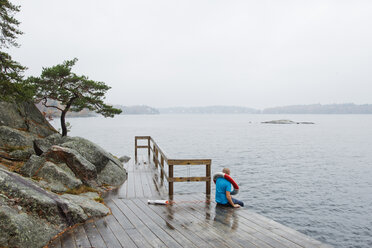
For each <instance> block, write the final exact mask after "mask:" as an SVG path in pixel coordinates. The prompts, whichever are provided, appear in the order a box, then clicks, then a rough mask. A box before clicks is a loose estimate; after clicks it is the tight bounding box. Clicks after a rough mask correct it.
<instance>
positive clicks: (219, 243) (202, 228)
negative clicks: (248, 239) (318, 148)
mask: <svg viewBox="0 0 372 248" xmlns="http://www.w3.org/2000/svg"><path fill="white" fill-rule="evenodd" d="M165 208H166V210H167V211H170V212H171V215H173V218H174V219H180V220H182V222H183V223H182V224H183V225H185V226H188V227H189V228H192V230H194V232H195V234H196V235H198V236H199V237H200V238H201V239H203V240H204V241H205V242H207V243H212V242H213V244H214V246H215V247H241V246H240V245H238V244H236V243H235V242H230V241H229V242H228V243H227V242H225V240H223V238H221V237H220V236H219V235H218V234H217V233H216V232H215V230H214V229H213V228H211V226H210V225H208V224H207V223H206V222H205V221H204V220H202V219H198V218H196V217H194V216H192V215H191V214H189V213H188V212H187V211H186V210H185V209H184V208H183V206H180V205H172V206H165Z"/></svg>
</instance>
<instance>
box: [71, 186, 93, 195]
mask: <svg viewBox="0 0 372 248" xmlns="http://www.w3.org/2000/svg"><path fill="white" fill-rule="evenodd" d="M87 192H95V193H98V190H96V189H93V188H92V187H89V186H86V185H81V186H80V187H79V188H75V189H68V190H67V191H66V193H67V194H72V195H80V194H82V193H87Z"/></svg>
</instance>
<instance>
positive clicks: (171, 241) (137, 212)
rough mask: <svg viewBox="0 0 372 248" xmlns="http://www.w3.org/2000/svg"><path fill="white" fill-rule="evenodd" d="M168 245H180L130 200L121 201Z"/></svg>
mask: <svg viewBox="0 0 372 248" xmlns="http://www.w3.org/2000/svg"><path fill="white" fill-rule="evenodd" d="M122 202H123V203H124V204H125V205H127V207H128V208H129V209H130V210H132V212H133V213H134V214H135V215H136V216H137V217H138V218H139V219H140V220H141V221H142V222H143V223H144V224H145V225H146V226H147V227H148V228H149V229H150V230H151V231H152V232H153V233H154V234H155V235H156V236H157V237H158V238H159V239H161V241H163V243H164V244H165V245H166V246H168V247H182V246H181V245H180V244H179V243H178V242H177V241H176V240H174V238H173V237H172V236H170V235H169V234H168V233H167V232H165V231H164V230H163V229H162V228H160V226H158V225H157V224H156V223H155V222H154V221H153V220H152V219H151V218H150V217H148V216H147V215H146V213H145V212H144V211H142V210H141V209H140V208H138V206H137V205H136V204H135V203H134V202H133V201H132V200H129V201H122Z"/></svg>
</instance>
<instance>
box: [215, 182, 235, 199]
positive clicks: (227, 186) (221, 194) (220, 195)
mask: <svg viewBox="0 0 372 248" xmlns="http://www.w3.org/2000/svg"><path fill="white" fill-rule="evenodd" d="M226 191H229V192H231V183H230V182H229V181H227V180H226V179H225V178H222V177H219V178H217V181H216V202H217V203H220V204H227V203H228V202H229V201H228V200H227V198H226Z"/></svg>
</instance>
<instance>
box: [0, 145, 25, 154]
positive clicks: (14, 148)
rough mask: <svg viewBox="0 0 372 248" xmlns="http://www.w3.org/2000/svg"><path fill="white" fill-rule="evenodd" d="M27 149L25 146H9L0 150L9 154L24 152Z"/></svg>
mask: <svg viewBox="0 0 372 248" xmlns="http://www.w3.org/2000/svg"><path fill="white" fill-rule="evenodd" d="M26 148H27V146H10V145H6V144H5V145H4V146H2V147H0V149H2V150H4V151H6V152H8V153H10V152H14V151H17V150H25V149H26Z"/></svg>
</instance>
